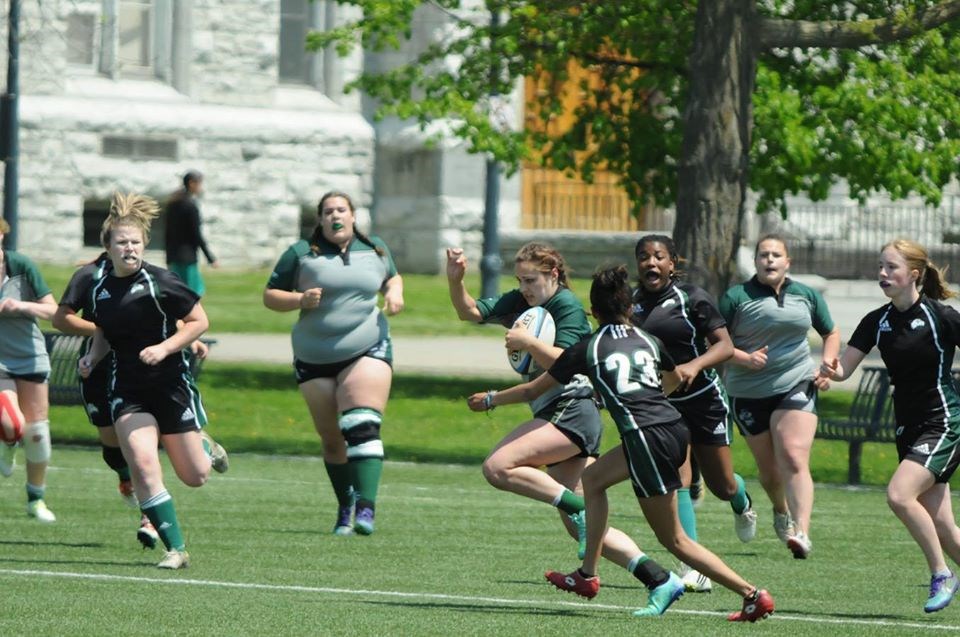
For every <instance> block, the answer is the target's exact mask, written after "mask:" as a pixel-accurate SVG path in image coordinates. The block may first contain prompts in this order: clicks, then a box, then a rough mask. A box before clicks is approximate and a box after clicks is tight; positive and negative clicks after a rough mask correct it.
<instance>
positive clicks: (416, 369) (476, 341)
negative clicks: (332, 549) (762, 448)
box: [210, 281, 884, 389]
mask: <svg viewBox="0 0 960 637" xmlns="http://www.w3.org/2000/svg"><path fill="white" fill-rule="evenodd" d="M824 296H825V298H826V300H827V304H828V305H829V306H830V312H831V315H832V316H833V318H834V321H835V322H836V323H837V325H838V327H839V328H840V334H841V337H842V338H843V339H844V340H846V338H848V337H849V336H850V334H851V333H852V332H853V330H854V329H855V328H856V326H857V324H858V323H859V321H860V319H861V318H862V317H863V315H864V314H866V313H867V312H869V311H870V310H872V309H874V308H877V307H880V306H881V305H883V303H884V297H883V295H882V294H881V292H880V289H879V287H878V286H877V284H876V283H874V282H872V281H850V282H832V283H830V284H829V286H828V288H827V290H826V292H825V294H824ZM478 331H479V330H478ZM210 337H211V338H215V339H217V345H216V346H214V348H213V350H212V351H211V354H210V356H211V360H214V361H228V362H241V361H244V362H268V363H278V364H285V365H286V364H290V363H291V361H292V360H293V352H292V350H291V347H290V336H289V335H288V334H227V333H223V334H217V333H213V334H210ZM814 344H815V346H819V339H814ZM393 348H394V368H395V369H396V370H397V371H398V372H401V373H421V374H443V375H451V376H483V377H490V378H503V379H504V380H507V381H509V380H514V379H517V376H516V375H515V374H514V373H513V371H512V370H511V369H510V367H509V365H508V364H507V360H506V353H505V351H504V348H503V340H502V338H500V337H497V336H490V335H489V331H487V334H484V335H478V336H437V337H429V336H395V337H394V339H393ZM813 355H814V357H815V360H817V361H819V360H820V354H819V347H816V349H815V351H814V352H813ZM865 364H871V365H879V364H881V361H880V359H879V356H877V355H876V352H873V353H872V354H871V356H870V357H868V359H867V361H866V363H865ZM857 382H859V376H858V375H857V376H854V378H852V379H850V380H848V381H847V382H845V383H844V386H846V387H847V388H849V389H854V388H855V387H856V383H857Z"/></svg>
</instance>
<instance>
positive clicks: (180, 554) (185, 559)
mask: <svg viewBox="0 0 960 637" xmlns="http://www.w3.org/2000/svg"><path fill="white" fill-rule="evenodd" d="M188 566H190V556H189V555H188V554H187V552H186V551H183V550H180V551H178V550H176V549H174V550H172V551H167V552H166V553H164V554H163V559H162V560H160V561H159V562H157V568H169V569H171V570H176V569H178V568H187V567H188Z"/></svg>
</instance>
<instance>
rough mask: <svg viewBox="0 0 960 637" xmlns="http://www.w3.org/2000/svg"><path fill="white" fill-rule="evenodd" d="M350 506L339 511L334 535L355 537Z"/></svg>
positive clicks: (340, 508)
mask: <svg viewBox="0 0 960 637" xmlns="http://www.w3.org/2000/svg"><path fill="white" fill-rule="evenodd" d="M350 513H351V510H350V505H349V504H348V505H347V506H345V507H339V508H338V509H337V523H336V525H335V526H334V527H333V534H334V535H353V525H351V524H350Z"/></svg>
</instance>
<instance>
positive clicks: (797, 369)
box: [720, 276, 833, 398]
mask: <svg viewBox="0 0 960 637" xmlns="http://www.w3.org/2000/svg"><path fill="white" fill-rule="evenodd" d="M720 314H721V315H722V316H723V318H724V319H725V320H726V321H727V329H729V330H730V336H731V338H732V339H733V344H734V346H735V347H736V348H737V349H740V350H743V351H744V352H748V353H749V352H754V351H756V350H758V349H760V348H762V347H763V346H767V347H769V348H770V349H769V350H768V351H767V364H766V366H765V367H764V368H763V369H748V368H747V367H743V366H741V365H727V369H726V373H725V375H724V379H723V380H724V384H725V385H726V386H727V392H729V394H730V395H731V396H736V397H738V398H766V397H769V396H774V395H776V394H783V393H785V392H788V391H790V390H791V389H793V388H794V387H796V386H797V385H799V384H800V383H801V382H803V381H805V380H812V379H813V377H814V372H815V369H814V365H813V361H811V360H810V344H809V342H808V341H807V334H808V332H809V331H810V328H811V327H813V329H815V330H816V331H817V333H819V334H820V335H821V336H826V335H827V334H829V333H830V332H831V331H833V319H832V318H830V310H828V309H827V304H826V302H825V301H824V300H823V296H821V295H820V293H819V292H817V291H816V290H814V289H813V288H811V287H809V286H806V285H804V284H802V283H798V282H797V281H792V280H790V279H789V278H788V279H786V280H785V281H784V282H783V285H782V286H781V287H780V294H779V295H778V294H777V293H776V292H774V290H773V288H771V287H770V286H768V285H764V284H762V283H760V282H759V281H757V277H756V276H754V277H753V278H751V279H750V280H749V281H747V282H746V283H742V284H740V285H736V286H734V287H732V288H730V289H729V290H727V291H726V293H725V294H724V295H723V296H722V297H721V298H720Z"/></svg>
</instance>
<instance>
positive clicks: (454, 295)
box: [447, 248, 483, 323]
mask: <svg viewBox="0 0 960 637" xmlns="http://www.w3.org/2000/svg"><path fill="white" fill-rule="evenodd" d="M466 273H467V257H466V255H465V254H463V250H462V249H460V248H447V287H448V288H449V292H450V302H451V303H453V309H455V310H456V311H457V318H459V319H460V320H461V321H470V322H471V323H479V322H480V321H482V320H483V316H481V315H480V310H479V309H477V302H476V301H475V300H474V298H473V297H472V296H470V293H469V292H467V288H466V286H465V285H464V284H463V277H464V275H465V274H466Z"/></svg>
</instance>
